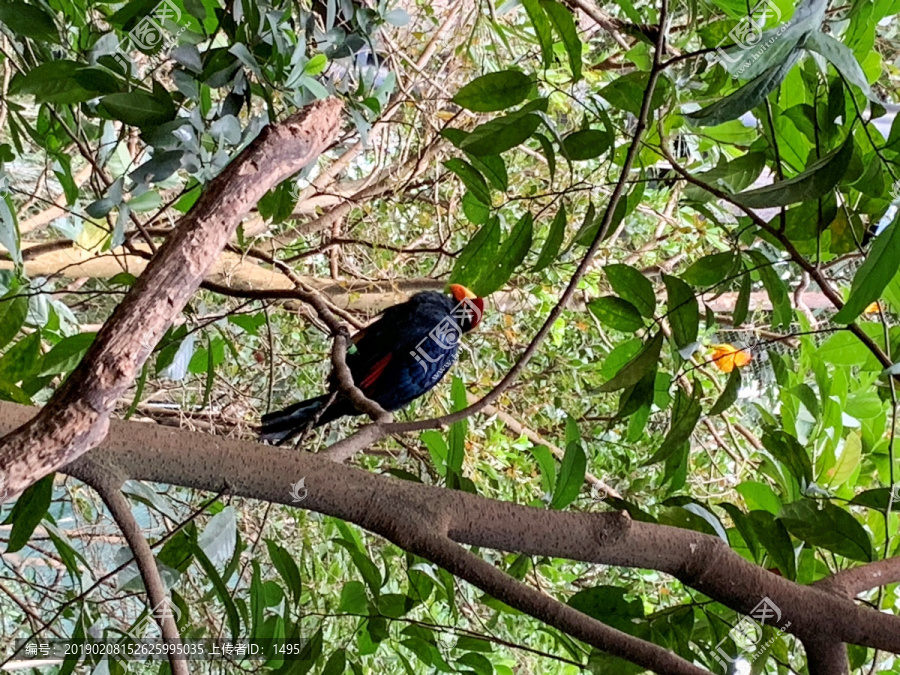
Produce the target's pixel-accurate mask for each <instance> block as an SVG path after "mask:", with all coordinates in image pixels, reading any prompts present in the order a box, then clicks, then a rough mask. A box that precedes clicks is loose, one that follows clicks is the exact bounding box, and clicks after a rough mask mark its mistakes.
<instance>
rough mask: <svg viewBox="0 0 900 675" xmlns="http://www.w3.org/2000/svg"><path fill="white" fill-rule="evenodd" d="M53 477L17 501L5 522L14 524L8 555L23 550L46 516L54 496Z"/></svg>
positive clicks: (38, 484) (7, 549)
mask: <svg viewBox="0 0 900 675" xmlns="http://www.w3.org/2000/svg"><path fill="white" fill-rule="evenodd" d="M53 476H54V474H50V475H49V476H44V477H43V478H41V480H39V481H38V482H37V483H35V484H34V485H31V486H30V487H28V489H26V490H25V492H23V493H22V494H21V495H20V496H19V498H18V499H17V500H16V505H15V506H14V507H13V510H12V511H11V512H10V514H9V516H7V518H6V520H5V521H4V523H6V524H9V523H12V529H11V530H10V533H9V540H8V541H7V542H6V552H7V553H15V552H16V551H20V550H22V548H23V547H24V546H25V544H27V543H28V540H29V539H31V535H32V534H33V533H34V529H35V528H36V527H37V526H38V524H39V523H40V522H41V520H43V518H44V515H46V513H47V510H48V509H49V508H50V498H51V497H52V496H53Z"/></svg>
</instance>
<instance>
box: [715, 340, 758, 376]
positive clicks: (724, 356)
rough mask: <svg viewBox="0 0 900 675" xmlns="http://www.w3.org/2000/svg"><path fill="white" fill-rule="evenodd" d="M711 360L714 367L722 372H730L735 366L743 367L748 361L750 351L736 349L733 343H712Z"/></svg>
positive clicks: (750, 357)
mask: <svg viewBox="0 0 900 675" xmlns="http://www.w3.org/2000/svg"><path fill="white" fill-rule="evenodd" d="M712 348H713V354H712V360H713V363H715V364H716V368H718V369H719V370H721V371H722V372H723V373H730V372H731V371H732V370H734V369H735V368H743V367H744V366H746V365H747V364H748V363H750V359H752V358H753V357H752V356H751V354H750V352H748V351H745V350H743V349H738V348H737V347H735V346H734V345H712Z"/></svg>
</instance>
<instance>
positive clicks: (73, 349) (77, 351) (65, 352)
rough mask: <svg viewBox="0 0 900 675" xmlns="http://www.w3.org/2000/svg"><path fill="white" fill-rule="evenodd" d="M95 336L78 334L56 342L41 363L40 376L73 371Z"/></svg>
mask: <svg viewBox="0 0 900 675" xmlns="http://www.w3.org/2000/svg"><path fill="white" fill-rule="evenodd" d="M96 336H97V334H96V333H78V334H76V335H72V336H70V337H67V338H63V339H62V340H60V341H59V342H57V343H56V345H54V347H53V349H51V350H50V351H49V352H47V355H46V356H44V359H43V361H42V362H41V375H57V374H59V373H68V372H71V371H72V370H74V369H75V366H77V365H78V362H79V361H81V358H82V357H83V356H84V355H85V352H87V350H88V347H90V346H91V343H92V342H93V341H94V338H95V337H96Z"/></svg>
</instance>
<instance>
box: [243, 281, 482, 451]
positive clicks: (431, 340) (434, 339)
mask: <svg viewBox="0 0 900 675" xmlns="http://www.w3.org/2000/svg"><path fill="white" fill-rule="evenodd" d="M483 314H484V299H483V298H479V297H478V296H476V295H475V294H474V293H473V292H472V291H470V290H469V289H468V288H466V287H465V286H462V285H460V284H450V286H449V294H447V293H440V292H437V291H423V292H421V293H416V294H415V295H413V296H412V297H411V298H410V299H409V300H407V301H406V302H403V303H400V304H398V305H393V306H391V307H388V308H387V309H386V310H384V312H382V313H381V315H380V316H379V318H378V319H377V320H376V321H375V322H373V323H372V324H370V325H368V326H366V327H365V328H363V329H361V330H360V331H358V332H357V333H356V334H355V335H354V336H353V337H352V338H351V345H350V346H349V347H348V350H347V357H346V363H347V367H348V368H349V370H350V374H351V375H352V376H353V382H354V384H356V386H357V387H359V389H360V390H361V391H362V393H363V394H365V395H366V397H367V398H369V399H371V400H373V401H375V402H376V403H378V404H379V405H380V406H381V407H382V408H384V409H385V410H388V411H394V410H399V409H400V408H403V407H405V406H407V405H408V404H409V403H410V402H412V401H413V400H415V399H417V398H419V397H420V396H422V395H424V394H426V393H427V392H429V391H431V389H433V388H434V387H435V386H436V385H437V383H438V382H440V380H441V378H442V377H443V376H444V374H445V373H446V372H447V371H448V370H449V368H450V366H451V365H453V363H454V361H455V360H456V356H457V352H458V349H459V340H460V337H461V336H462V335H463V334H465V333H468V332H469V331H471V330H473V329H474V328H475V327H476V326H477V325H478V323H479V322H480V321H481V317H482V315H483ZM329 382H330V391H329V393H327V394H323V395H321V396H315V397H313V398H310V399H307V400H305V401H300V402H299V403H294V404H293V405H291V406H288V407H287V408H284V409H283V410H278V411H275V412H270V413H268V414H265V415H263V416H262V418H261V420H260V426H259V427H258V432H259V440H261V441H266V442H269V443H272V444H274V445H283V444H284V443H286V442H288V441H290V440H291V439H292V438H294V437H296V436H297V435H299V434H301V433H303V432H305V431H306V430H308V429H312V428H316V427H320V426H322V425H324V424H328V423H329V422H333V421H334V420H337V419H339V418H341V417H347V416H352V415H360V414H362V413H360V411H359V410H357V409H356V407H355V406H354V405H353V403H352V402H351V401H350V400H349V399H348V398H347V397H346V396H344V395H343V394H341V393H340V392H337V393H336V394H335V392H336V390H337V385H336V382H335V378H334V374H333V373H332V375H331V376H330V377H329ZM332 399H333V400H332ZM329 401H331V403H330V404H329Z"/></svg>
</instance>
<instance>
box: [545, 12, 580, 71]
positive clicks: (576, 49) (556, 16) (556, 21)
mask: <svg viewBox="0 0 900 675" xmlns="http://www.w3.org/2000/svg"><path fill="white" fill-rule="evenodd" d="M540 4H541V7H543V8H544V11H545V12H546V13H547V16H548V17H549V18H550V23H552V24H553V28H555V29H556V32H557V33H558V34H559V37H560V39H561V40H562V43H563V45H565V48H566V53H567V54H568V55H569V67H570V68H571V69H572V79H573V80H580V79H581V49H582V47H581V40H580V39H579V38H578V29H577V27H576V26H575V17H574V16H573V15H572V12H571V11H570V10H569V9H568V8H566V7H565V6H564V5H562V4H560V3H558V2H556V0H540Z"/></svg>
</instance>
